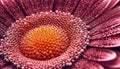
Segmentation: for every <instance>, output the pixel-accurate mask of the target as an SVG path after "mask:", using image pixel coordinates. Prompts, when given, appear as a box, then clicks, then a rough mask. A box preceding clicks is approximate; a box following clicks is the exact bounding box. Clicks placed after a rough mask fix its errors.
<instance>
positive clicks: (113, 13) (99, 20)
mask: <svg viewBox="0 0 120 69" xmlns="http://www.w3.org/2000/svg"><path fill="white" fill-rule="evenodd" d="M116 16H120V6H118V7H116V8H114V9H112V10H110V11H108V12H106V13H104V14H103V15H102V16H101V17H99V18H97V19H96V20H94V21H93V22H91V23H90V24H89V26H90V27H89V29H90V30H91V29H94V27H95V26H97V25H99V24H102V23H104V22H106V21H108V20H110V19H112V18H114V17H116Z"/></svg>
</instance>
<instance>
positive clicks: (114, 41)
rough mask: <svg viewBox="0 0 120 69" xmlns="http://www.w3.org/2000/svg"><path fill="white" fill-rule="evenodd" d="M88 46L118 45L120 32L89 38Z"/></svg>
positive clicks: (119, 43)
mask: <svg viewBox="0 0 120 69" xmlns="http://www.w3.org/2000/svg"><path fill="white" fill-rule="evenodd" d="M89 45H90V46H94V47H108V48H109V47H118V46H120V34H117V35H114V36H111V37H105V38H102V39H96V40H90V43H89Z"/></svg>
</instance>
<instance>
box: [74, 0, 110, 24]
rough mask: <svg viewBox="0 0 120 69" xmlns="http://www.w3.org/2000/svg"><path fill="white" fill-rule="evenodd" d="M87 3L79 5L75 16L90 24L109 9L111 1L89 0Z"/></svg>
mask: <svg viewBox="0 0 120 69" xmlns="http://www.w3.org/2000/svg"><path fill="white" fill-rule="evenodd" d="M86 2H87V3H84V2H83V3H82V2H81V3H82V4H79V5H78V8H77V9H76V12H75V14H74V15H75V16H77V17H80V18H81V19H82V20H83V21H85V22H86V23H89V22H90V21H92V20H93V19H95V18H96V17H97V16H99V15H100V14H101V13H102V12H103V11H104V10H105V9H106V8H107V6H108V5H109V4H110V2H111V0H88V1H86ZM86 4H88V5H86ZM84 5H85V6H84Z"/></svg>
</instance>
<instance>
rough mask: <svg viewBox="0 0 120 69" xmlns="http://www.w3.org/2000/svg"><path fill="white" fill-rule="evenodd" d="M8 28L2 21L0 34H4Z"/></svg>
mask: <svg viewBox="0 0 120 69" xmlns="http://www.w3.org/2000/svg"><path fill="white" fill-rule="evenodd" d="M6 30H7V27H6V26H5V25H3V24H2V23H0V36H2V35H4V33H5V32H6Z"/></svg>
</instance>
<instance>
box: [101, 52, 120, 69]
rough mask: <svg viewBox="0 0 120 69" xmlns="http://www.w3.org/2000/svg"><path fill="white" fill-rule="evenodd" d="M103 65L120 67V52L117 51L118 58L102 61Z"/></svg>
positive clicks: (117, 68)
mask: <svg viewBox="0 0 120 69" xmlns="http://www.w3.org/2000/svg"><path fill="white" fill-rule="evenodd" d="M101 64H102V65H103V66H106V67H108V68H111V69H120V52H117V58H116V59H114V60H111V61H107V62H104V63H101Z"/></svg>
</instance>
